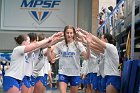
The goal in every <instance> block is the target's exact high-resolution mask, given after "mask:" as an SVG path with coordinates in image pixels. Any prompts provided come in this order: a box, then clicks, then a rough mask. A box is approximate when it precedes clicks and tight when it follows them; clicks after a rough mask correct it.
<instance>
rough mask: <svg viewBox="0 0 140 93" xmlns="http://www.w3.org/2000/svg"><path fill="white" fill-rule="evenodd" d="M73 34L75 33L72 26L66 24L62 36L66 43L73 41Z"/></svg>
mask: <svg viewBox="0 0 140 93" xmlns="http://www.w3.org/2000/svg"><path fill="white" fill-rule="evenodd" d="M75 35H76V31H75V29H74V27H73V26H70V25H68V26H66V27H65V28H64V38H65V42H66V45H67V44H68V43H70V42H73V40H74V38H75Z"/></svg>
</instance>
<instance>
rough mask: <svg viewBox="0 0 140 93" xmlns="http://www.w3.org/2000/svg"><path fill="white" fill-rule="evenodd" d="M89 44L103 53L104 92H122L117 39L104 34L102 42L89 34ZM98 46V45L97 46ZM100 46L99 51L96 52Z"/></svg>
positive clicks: (102, 84) (102, 80) (102, 81)
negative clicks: (116, 45)
mask: <svg viewBox="0 0 140 93" xmlns="http://www.w3.org/2000/svg"><path fill="white" fill-rule="evenodd" d="M82 32H84V31H82ZM87 38H88V40H89V41H88V42H91V43H92V44H90V45H91V47H92V49H93V50H94V51H98V53H103V56H104V61H103V64H102V66H101V67H102V68H99V69H102V72H101V73H102V74H101V75H102V79H101V86H102V89H103V90H102V92H106V93H119V90H120V73H119V70H118V66H119V56H118V51H117V48H116V47H115V44H116V42H115V39H114V38H113V36H112V35H110V34H103V35H102V36H101V40H100V39H99V38H98V37H95V36H94V35H92V34H90V33H89V34H87ZM96 44H98V45H96ZM97 46H100V47H99V48H100V49H99V50H95V49H96V48H97ZM100 50H102V51H100Z"/></svg>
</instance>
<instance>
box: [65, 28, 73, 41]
mask: <svg viewBox="0 0 140 93" xmlns="http://www.w3.org/2000/svg"><path fill="white" fill-rule="evenodd" d="M66 39H67V41H68V42H72V41H73V39H74V32H73V29H67V30H66Z"/></svg>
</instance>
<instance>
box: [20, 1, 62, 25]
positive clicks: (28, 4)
mask: <svg viewBox="0 0 140 93" xmlns="http://www.w3.org/2000/svg"><path fill="white" fill-rule="evenodd" d="M60 2H61V1H60V0H23V1H22V3H21V5H20V7H21V9H25V10H28V12H29V14H30V16H31V17H32V18H33V19H34V20H35V21H36V22H37V23H38V24H41V23H43V22H44V21H45V20H46V19H47V18H48V17H49V16H50V14H51V13H52V11H57V10H59V8H57V6H59V4H60Z"/></svg>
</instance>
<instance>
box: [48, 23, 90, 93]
mask: <svg viewBox="0 0 140 93" xmlns="http://www.w3.org/2000/svg"><path fill="white" fill-rule="evenodd" d="M64 39H65V40H63V41H61V42H59V43H57V44H56V45H55V48H54V50H53V52H51V47H48V56H49V60H50V59H55V57H56V55H59V57H60V58H59V88H60V93H66V89H67V85H68V83H70V91H71V93H77V92H78V86H79V84H80V55H81V56H82V57H83V58H85V59H86V58H88V56H87V55H88V54H87V52H86V49H85V47H84V46H83V45H82V43H80V42H77V41H76V31H75V28H74V27H72V26H70V25H68V26H66V27H65V28H64ZM50 46H51V45H50ZM87 49H88V48H87ZM88 52H89V51H88Z"/></svg>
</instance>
